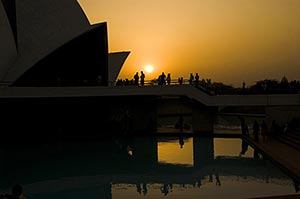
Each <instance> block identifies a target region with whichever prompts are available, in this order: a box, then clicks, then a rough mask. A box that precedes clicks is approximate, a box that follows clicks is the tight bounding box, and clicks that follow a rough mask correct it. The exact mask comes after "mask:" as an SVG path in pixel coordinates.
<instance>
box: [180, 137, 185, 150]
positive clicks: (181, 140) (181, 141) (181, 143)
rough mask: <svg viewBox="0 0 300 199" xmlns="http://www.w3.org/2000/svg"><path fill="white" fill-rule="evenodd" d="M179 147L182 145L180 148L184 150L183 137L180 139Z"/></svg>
mask: <svg viewBox="0 0 300 199" xmlns="http://www.w3.org/2000/svg"><path fill="white" fill-rule="evenodd" d="M179 145H180V148H181V149H182V148H183V145H184V140H183V136H180V137H179Z"/></svg>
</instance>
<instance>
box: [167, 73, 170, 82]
mask: <svg viewBox="0 0 300 199" xmlns="http://www.w3.org/2000/svg"><path fill="white" fill-rule="evenodd" d="M167 84H168V85H170V84H171V74H170V73H168V75H167Z"/></svg>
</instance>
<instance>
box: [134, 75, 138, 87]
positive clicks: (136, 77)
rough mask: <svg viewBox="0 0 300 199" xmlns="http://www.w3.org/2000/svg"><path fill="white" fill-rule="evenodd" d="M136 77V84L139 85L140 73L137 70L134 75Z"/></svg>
mask: <svg viewBox="0 0 300 199" xmlns="http://www.w3.org/2000/svg"><path fill="white" fill-rule="evenodd" d="M133 79H134V85H136V86H138V85H139V73H138V72H136V73H135V75H134V76H133Z"/></svg>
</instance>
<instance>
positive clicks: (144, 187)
mask: <svg viewBox="0 0 300 199" xmlns="http://www.w3.org/2000/svg"><path fill="white" fill-rule="evenodd" d="M147 192H148V189H147V184H146V183H143V194H144V195H146V194H147Z"/></svg>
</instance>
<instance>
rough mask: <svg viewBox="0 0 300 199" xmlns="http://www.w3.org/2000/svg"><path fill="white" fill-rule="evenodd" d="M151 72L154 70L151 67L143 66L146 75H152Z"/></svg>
mask: <svg viewBox="0 0 300 199" xmlns="http://www.w3.org/2000/svg"><path fill="white" fill-rule="evenodd" d="M153 70H154V68H153V66H152V65H147V66H145V71H146V72H147V73H152V72H153Z"/></svg>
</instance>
